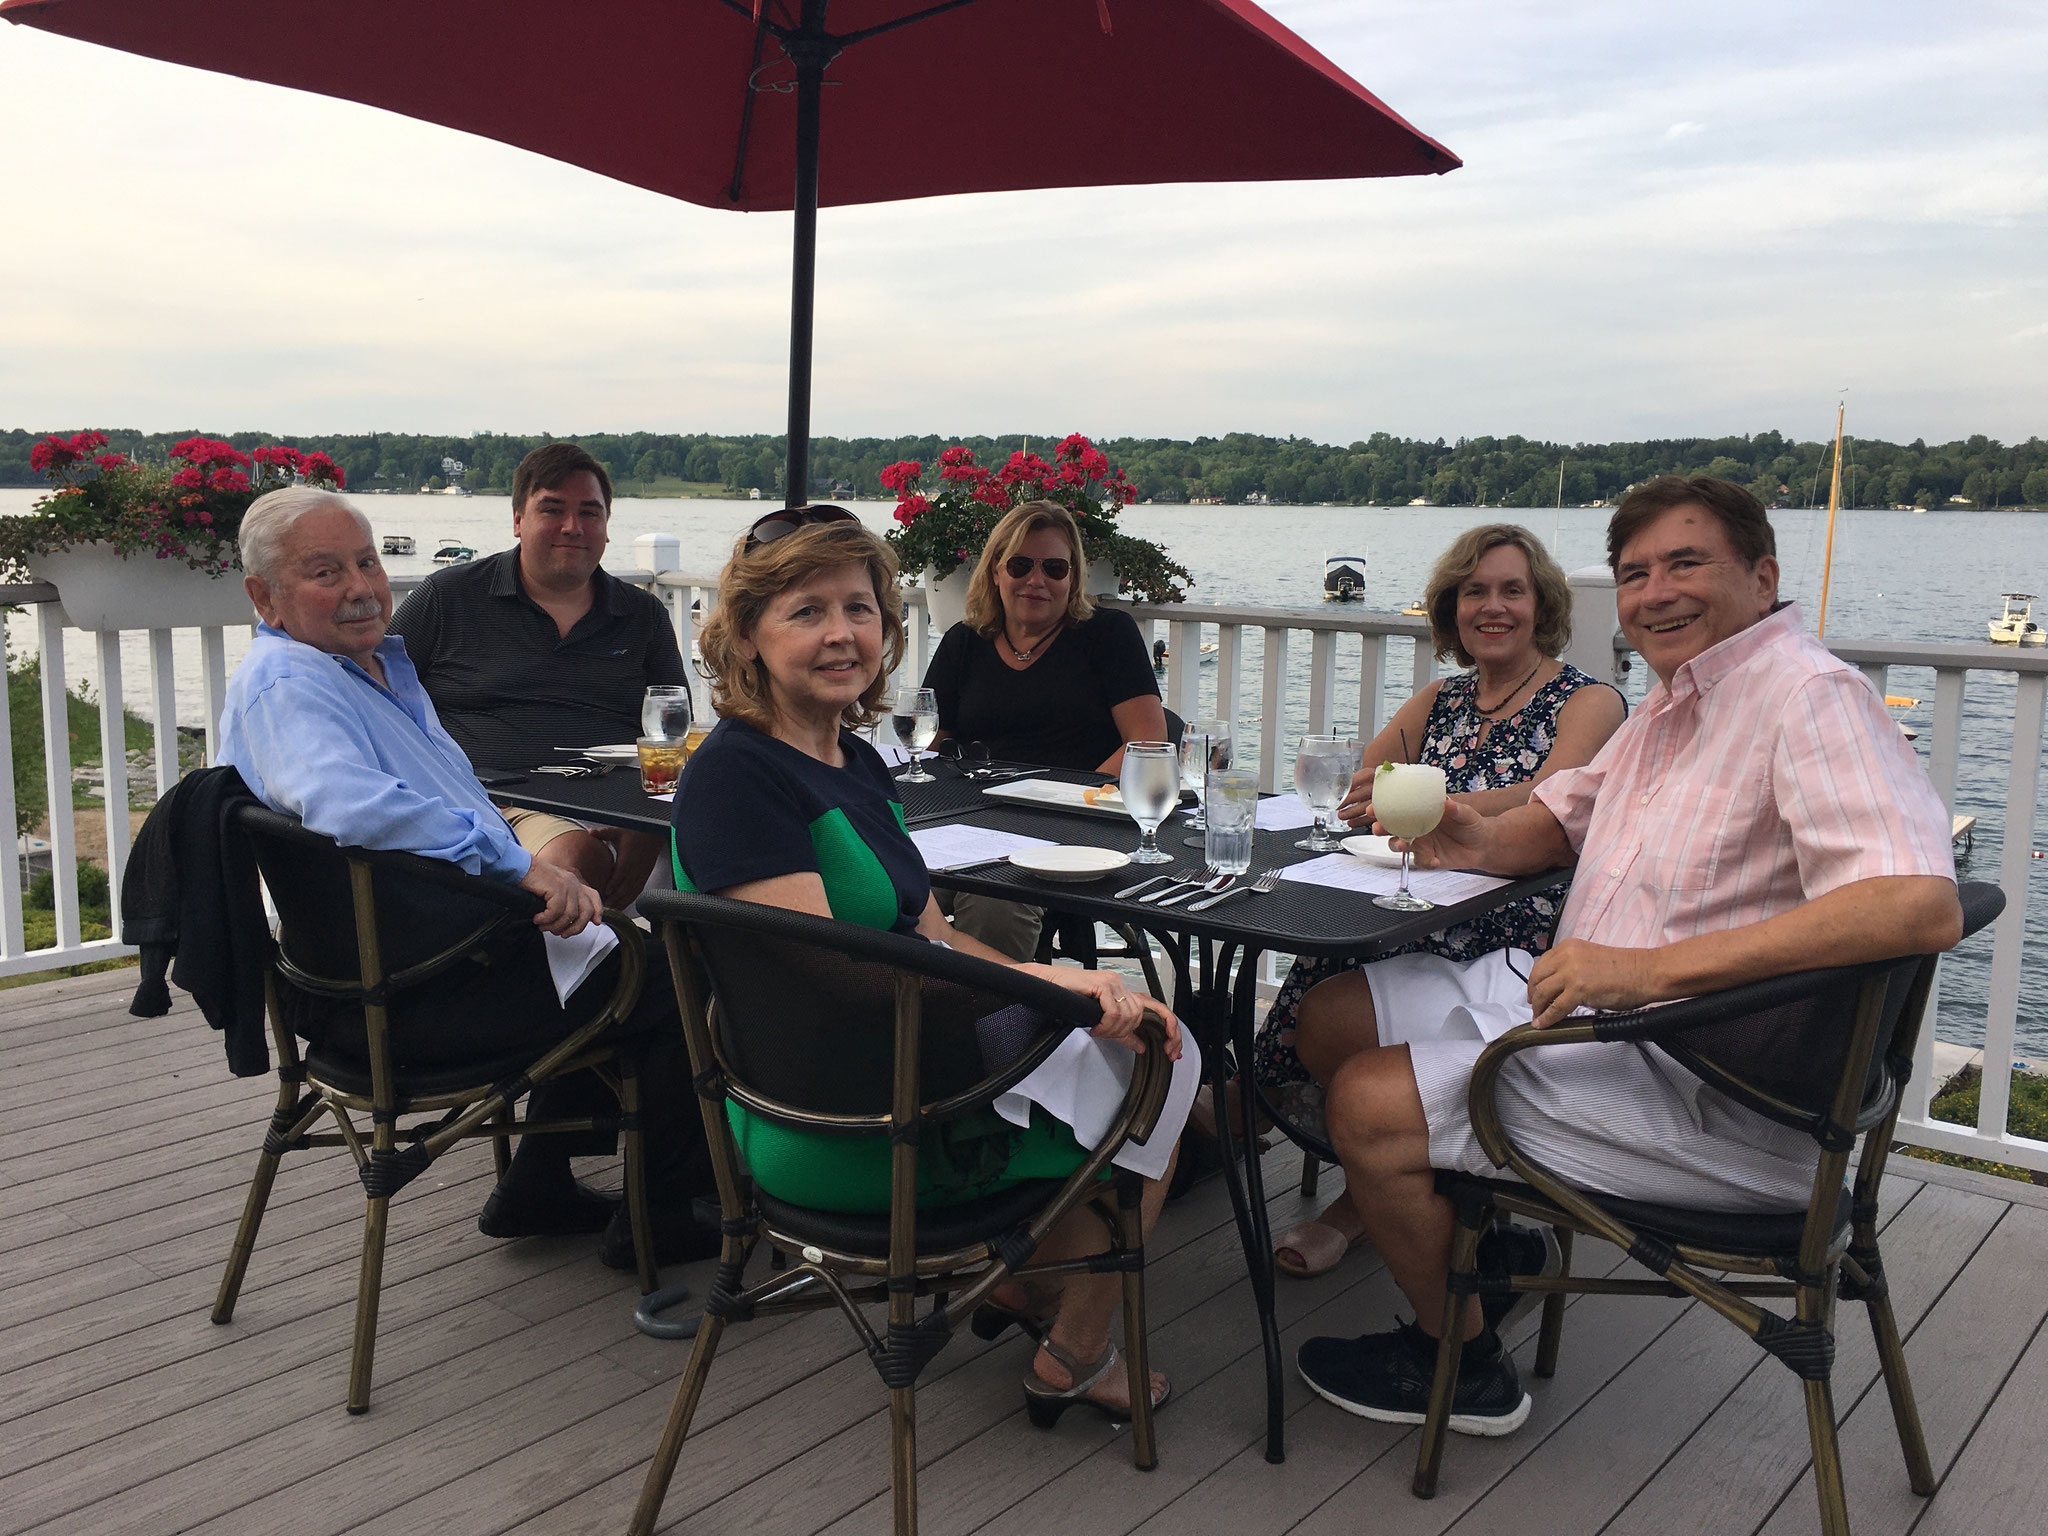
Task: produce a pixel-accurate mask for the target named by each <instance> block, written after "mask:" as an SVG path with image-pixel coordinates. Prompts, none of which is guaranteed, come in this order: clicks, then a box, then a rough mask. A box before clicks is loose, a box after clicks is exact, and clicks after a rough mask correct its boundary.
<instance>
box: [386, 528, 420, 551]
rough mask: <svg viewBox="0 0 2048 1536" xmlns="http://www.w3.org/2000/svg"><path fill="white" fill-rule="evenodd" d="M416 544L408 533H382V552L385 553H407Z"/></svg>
mask: <svg viewBox="0 0 2048 1536" xmlns="http://www.w3.org/2000/svg"><path fill="white" fill-rule="evenodd" d="M415 548H417V546H416V545H415V544H414V543H413V539H412V535H411V534H409V533H387V534H385V535H384V553H385V554H387V555H409V554H411V553H412V552H413V550H414V549H415Z"/></svg>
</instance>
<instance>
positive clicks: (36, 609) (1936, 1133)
mask: <svg viewBox="0 0 2048 1536" xmlns="http://www.w3.org/2000/svg"><path fill="white" fill-rule="evenodd" d="M637 555H638V558H639V561H640V565H641V569H639V570H636V571H633V572H630V573H629V572H620V573H619V574H621V575H622V576H625V577H626V578H627V579H629V580H632V581H634V582H636V583H637V584H642V585H648V586H650V587H651V588H652V590H653V591H654V592H655V593H656V594H657V595H658V596H659V597H661V598H662V600H663V601H664V602H665V603H666V605H667V607H668V610H669V614H670V617H671V620H672V621H673V623H674V624H675V627H676V632H677V636H678V639H679V641H680V643H681V645H682V648H683V652H684V654H685V655H688V654H690V649H691V645H692V643H693V641H694V639H695V629H696V625H697V624H698V623H700V622H701V621H702V617H703V615H704V614H705V613H708V612H709V611H710V609H711V608H712V606H713V605H714V604H715V603H716V601H717V579H716V577H715V575H712V574H709V573H703V574H692V573H688V572H685V571H683V570H682V569H681V568H680V560H679V548H678V546H677V544H676V541H675V540H674V539H673V538H672V536H669V535H649V536H645V537H643V538H642V539H641V540H639V541H638V550H637ZM1572 580H1573V586H1574V588H1575V590H1576V600H1577V604H1578V607H1577V610H1576V611H1577V622H1576V625H1575V629H1576V631H1577V634H1576V638H1575V640H1574V643H1573V649H1572V650H1571V652H1569V653H1568V659H1570V660H1572V661H1574V662H1575V663H1576V664H1577V665H1579V666H1581V667H1584V668H1585V669H1586V670H1587V671H1589V672H1592V673H1593V674H1594V675H1595V676H1601V677H1607V676H1615V675H1617V673H1616V669H1617V667H1618V666H1619V664H1620V662H1621V660H1622V658H1623V654H1624V653H1623V652H1622V650H1621V649H1620V647H1619V646H1618V643H1617V640H1616V638H1615V628H1614V625H1613V622H1612V614H1613V591H1612V582H1611V581H1609V580H1608V579H1607V575H1606V572H1605V571H1604V570H1601V569H1598V568H1595V569H1592V570H1588V571H1582V572H1575V573H1574V574H1573V578H1572ZM417 581H418V578H413V579H394V581H393V583H392V585H393V587H394V589H396V590H397V591H399V592H403V591H406V590H409V589H410V588H411V587H412V586H414V585H416V584H417ZM56 596H57V594H56V592H55V590H54V589H53V588H50V587H46V586H45V587H0V604H14V605H20V606H24V607H26V608H27V609H28V610H29V612H30V613H31V615H32V617H33V625H34V632H35V639H36V643H37V646H38V649H39V651H40V654H41V656H42V659H43V666H42V684H41V687H42V695H41V704H42V714H43V733H42V734H43V750H44V758H45V764H46V770H47V782H48V787H49V792H48V806H47V811H48V816H49V852H50V860H51V869H52V876H53V884H54V887H55V917H56V942H55V944H54V945H53V946H50V947H45V948H41V949H37V950H33V951H31V950H28V949H27V948H26V946H25V943H24V934H23V924H22V894H23V891H22V881H21V872H20V865H19V862H18V860H16V859H14V858H5V859H0V976H7V975H17V974H23V973H27V972H33V971H41V970H47V969H51V968H54V967H57V966H63V965H74V964H78V963H80V962H82V961H88V960H96V959H103V958H107V957H110V956H118V955H125V954H129V953H132V951H131V950H129V949H128V948H126V947H125V946H123V945H122V944H121V943H120V942H119V939H118V938H106V939H92V940H89V939H85V938H83V937H82V934H81V928H80V920H79V911H78V890H77V879H76V872H75V860H76V836H75V828H74V822H73V816H72V808H71V769H72V762H71V751H70V743H69V741H68V739H67V736H66V731H65V724H64V722H65V706H64V699H63V693H64V689H65V686H66V682H65V679H66V671H65V665H64V660H65V655H64V653H65V646H66V634H67V632H66V629H65V625H64V622H63V616H62V609H61V608H60V607H59V606H58V604H57V602H56ZM905 596H906V600H907V602H908V604H909V616H910V620H911V622H910V624H909V629H910V645H909V650H908V653H907V655H906V657H905V660H904V663H903V667H902V669H901V675H903V676H905V677H918V676H922V674H923V671H924V664H925V661H926V658H927V657H928V656H929V654H930V646H931V643H932V642H933V640H934V639H935V638H936V637H935V636H933V635H931V634H930V632H929V629H930V626H929V625H928V623H927V622H926V620H925V607H924V599H925V594H924V592H923V591H922V590H921V589H918V588H911V589H909V590H908V591H907V592H906V594H905ZM693 605H695V610H694V611H693ZM1127 606H1128V611H1129V612H1130V613H1131V614H1132V615H1133V617H1135V618H1136V619H1137V620H1138V621H1139V623H1140V625H1141V626H1144V627H1146V628H1148V629H1150V630H1151V631H1152V633H1153V635H1155V636H1156V637H1158V638H1161V639H1164V640H1165V642H1166V644H1167V651H1168V661H1167V669H1166V682H1165V695H1166V702H1167V705H1168V707H1170V708H1172V709H1173V710H1175V711H1176V712H1177V713H1179V714H1181V715H1182V716H1183V717H1186V718H1194V717H1196V716H1201V715H1215V716H1218V717H1220V718H1222V719H1225V720H1228V721H1230V722H1231V723H1232V724H1233V727H1234V728H1235V730H1236V731H1237V733H1238V741H1239V744H1240V753H1239V756H1240V761H1247V762H1248V761H1254V760H1255V761H1256V762H1257V765H1258V771H1259V781H1260V785H1261V787H1262V788H1265V789H1268V790H1272V789H1276V788H1279V787H1282V786H1284V785H1285V784H1286V783H1288V782H1289V781H1290V779H1291V771H1292V763H1291V760H1290V757H1289V754H1288V752H1287V750H1286V749H1287V745H1288V744H1289V743H1290V742H1292V741H1293V740H1295V739H1296V738H1297V737H1298V736H1299V735H1300V734H1302V733H1303V732H1311V731H1313V732H1326V731H1330V730H1332V729H1334V728H1339V727H1342V728H1345V729H1354V730H1356V731H1357V732H1358V733H1359V734H1360V735H1361V736H1364V737H1370V736H1372V735H1373V734H1375V733H1376V732H1377V731H1378V730H1379V728H1380V727H1381V726H1382V725H1383V724H1384V723H1385V721H1386V720H1387V718H1388V717H1389V715H1390V714H1391V712H1392V710H1393V709H1394V708H1396V707H1398V705H1399V703H1400V701H1401V700H1402V699H1404V698H1406V697H1407V696H1408V694H1409V693H1411V692H1412V691H1413V690H1414V689H1415V688H1417V687H1419V686H1421V685H1422V684H1423V683H1424V682H1426V681H1428V680H1429V678H1430V677H1432V676H1434V675H1435V671H1436V665H1435V662H1434V660H1433V658H1432V657H1431V655H1430V653H1429V649H1428V647H1427V644H1426V643H1418V642H1419V641H1426V637H1427V634H1428V625H1427V623H1426V622H1425V621H1424V620H1422V619H1419V618H1411V617H1407V616H1404V615H1400V614H1386V613H1362V612H1358V611H1356V610H1351V609H1346V608H1338V607H1334V606H1333V607H1330V608H1315V609H1279V608H1222V607H1208V606H1203V605H1199V604H1132V605H1127ZM1603 615H1604V617H1605V622H1602V618H1601V617H1600V616H1603ZM190 633H191V632H187V634H188V635H189V634H190ZM226 633H227V631H226V630H224V629H222V628H219V627H215V628H209V629H203V630H200V631H198V632H197V640H198V657H197V669H196V670H197V674H198V680H199V684H200V694H201V699H202V707H203V710H204V726H205V730H206V750H207V760H208V761H212V759H213V753H214V747H215V742H214V739H213V738H214V731H215V727H216V722H217V720H218V715H219V709H220V701H221V698H222V695H223V692H224V688H225V682H226V643H225V635H226ZM1303 636H1305V637H1306V645H1305V647H1304V646H1303V644H1302V640H1301V638H1300V637H1303ZM73 638H74V639H76V640H78V641H81V642H83V641H85V639H86V637H85V636H83V635H81V634H77V633H76V632H74V633H73ZM119 640H120V636H119V635H118V634H113V633H96V634H93V635H92V636H91V637H90V641H89V643H90V644H92V645H93V646H94V647H95V650H96V655H97V663H98V667H97V678H96V684H97V691H98V694H99V709H100V731H101V741H102V746H103V750H102V760H103V763H104V767H105V772H106V803H107V806H108V808H109V813H110V814H109V818H108V828H109V838H108V842H109V848H108V861H107V863H108V883H109V886H110V891H111V897H112V905H113V908H114V910H115V912H116V913H117V914H118V912H119V910H120V883H121V874H122V870H123V866H124V864H125V861H126V856H127V851H128V850H127V847H126V839H125V838H124V837H123V836H122V835H120V832H119V831H118V830H117V829H118V828H122V827H124V826H125V822H124V819H123V818H122V816H121V814H120V812H121V809H122V808H123V807H124V806H125V805H126V804H127V800H128V792H129V791H128V782H127V767H126V759H125V755H124V753H123V752H122V751H121V750H120V745H119V744H120V743H121V742H122V741H123V706H124V704H125V703H126V702H127V699H128V697H129V695H128V690H127V687H126V681H125V679H124V676H123V669H122V657H121V647H120V644H119ZM147 644H148V652H147V653H148V671H149V677H148V688H147V698H146V707H143V708H140V709H138V713H141V714H144V715H146V716H147V717H149V718H150V719H152V720H156V721H167V720H175V719H176V713H177V712H176V705H175V697H176V695H175V687H174V667H175V666H176V665H177V664H178V662H177V656H176V653H175V652H174V649H173V641H172V634H171V632H169V631H164V630H158V631H152V632H150V633H149V636H148V642H147ZM1205 646H1206V647H1208V649H1207V650H1206V651H1205V650H1204V647H1205ZM1834 649H1835V651H1836V654H1838V655H1840V656H1841V657H1843V658H1844V659H1845V660H1847V661H1850V662H1852V663H1854V664H1855V665H1857V666H1859V667H1861V668H1862V669H1863V670H1864V672H1865V673H1866V674H1868V675H1869V676H1870V678H1871V680H1872V681H1873V682H1874V683H1876V684H1877V685H1878V687H1879V689H1880V690H1881V691H1882V690H1885V689H1886V688H1887V685H1888V683H1889V681H1890V673H1891V669H1893V668H1924V669H1928V670H1929V671H1931V672H1932V674H1933V678H1934V710H1933V727H1932V732H1931V741H1930V742H1929V746H1930V749H1931V750H1930V753H1929V759H1928V772H1929V774H1930V776H1931V778H1932V779H1933V782H1934V786H1935V788H1936V790H1937V791H1938V792H1939V793H1940V795H1941V797H1942V799H1943V801H1944V803H1946V804H1948V805H1949V806H1950V808H1951V810H1953V808H1954V801H1955V794H1956V779H1957V769H1958V764H1959V761H1960V757H1961V750H1962V725H1963V719H1964V715H1965V697H1966V693H1967V692H1968V690H1969V689H1970V688H1971V687H1972V685H1973V681H1974V684H1975V686H1976V689H1977V695H1976V696H1977V701H1978V704H1979V706H1980V707H1984V706H1986V705H1987V704H1988V705H1989V706H1990V707H1992V708H1994V709H1997V708H2000V707H2002V705H2001V701H2000V700H1999V699H1996V698H1994V695H2002V694H2003V692H2004V691H2005V690H2006V689H2008V688H2009V689H2010V690H2011V691H2012V695H2013V725H2014V730H2013V734H2012V746H2011V753H2010V760H2009V762H2008V764H2007V774H2006V790H2005V796H2004V807H2003V821H2004V840H2003V851H2002V853H2001V855H2000V864H1999V874H1998V880H1999V883H2000V885H2002V886H2003V888H2004V889H2005V891H2006V893H2007V897H2008V906H2007V908H2006V911H2005V914H2004V916H2003V917H2001V918H2000V919H1999V921H1998V924H1997V925H1996V928H1995V930H1994V937H1993V940H1992V957H1991V964H1990V982H1989V987H1988V995H1987V999H1986V1005H1985V1012H1984V1019H1983V1032H1984V1052H1983V1059H1984V1068H1985V1070H1984V1081H1983V1089H1982V1100H1981V1111H1980V1115H1979V1123H1978V1125H1977V1126H1975V1127H1966V1126H1961V1125H1955V1124H1951V1123H1949V1122H1946V1121H1930V1120H1929V1119H1928V1118H1927V1100H1928V1092H1929V1086H1930V1083H1931V1081H1932V1078H1933V1055H1932V1053H1933V1031H1932V1029H1931V1028H1930V1029H1928V1030H1927V1031H1925V1032H1923V1035H1922V1040H1921V1061H1920V1070H1919V1071H1918V1072H1916V1074H1915V1076H1914V1080H1913V1086H1912V1089H1911V1092H1910V1094H1909V1099H1908V1102H1907V1104H1906V1106H1905V1109H1904V1112H1903V1114H1902V1117H1901V1122H1900V1134H1901V1136H1902V1138H1903V1139H1905V1140H1907V1141H1910V1142H1913V1143H1916V1144H1919V1145H1923V1146H1928V1147H1933V1148H1937V1149H1940V1150H1942V1151H1948V1152H1957V1153H1962V1154H1964V1155H1967V1156H1972V1157H1981V1158H1987V1159H1991V1160H1994V1161H1999V1162H2004V1163H2009V1164H2014V1165H2017V1166H2020V1167H2025V1168H2029V1169H2033V1170H2038V1171H2043V1172H2048V1142H2041V1141H2034V1140H2029V1139H2026V1138H2023V1137H2015V1136H2011V1135H2008V1134H2006V1133H2005V1131H2004V1129H2003V1127H2004V1125H2005V1120H2006V1112H2007V1107H2008V1102H2009V1078H2010V1071H2011V1067H2012V1064H2013V1061H2014V1025H2015V1021H2016V1019H2017V1016H2018V1007H2019V996H2020V978H2021V971H2022V966H2023V963H2024V959H2025V956H2024V944H2025V926H2026V911H2027V899H2028V884H2029V881H2028V873H2029V857H2030V854H2031V851H2032V845H2033V837H2034V822H2035V807H2036V799H2037V784H2038V778H2039V771H2040V761H2041V730H2042V723H2043V715H2044V705H2048V654H2043V653H2041V652H2037V651H2036V652H2026V653H2020V652H2016V651H1995V652H1994V651H1991V650H1989V649H1986V648H1983V647H1977V646H1945V645H1912V644H1894V643H1888V642H1887V643H1875V642H1865V641H1840V642H1837V643H1836V644H1835V646H1834ZM1304 660H1305V665H1304ZM1972 674H1974V675H1975V676H1974V680H1973V676H1972ZM1907 686H1914V685H1913V684H1908V685H1907ZM697 687H698V691H699V697H698V704H699V706H700V708H701V707H702V706H703V705H704V703H705V700H704V698H703V696H702V689H703V685H702V683H701V682H700V683H699V684H698V685H697ZM1254 690H1256V692H1255V695H1254ZM1268 722H1272V723H1273V725H1274V727H1275V728H1271V729H1269V728H1268ZM8 726H9V722H8V719H7V703H6V700H5V698H4V696H0V741H11V733H10V732H9V730H8ZM109 748H111V749H109ZM10 752H11V749H10ZM154 768H155V774H156V781H157V788H158V791H159V792H161V791H162V790H164V789H166V788H168V787H169V786H170V784H172V783H173V782H175V780H176V778H177V776H178V762H177V743H176V733H175V731H170V730H160V731H158V732H157V733H156V751H155V764H154ZM14 811H15V805H14V780H13V772H12V764H11V762H10V763H9V765H8V771H7V772H6V773H0V824H5V825H8V826H11V825H12V824H13V817H14Z"/></svg>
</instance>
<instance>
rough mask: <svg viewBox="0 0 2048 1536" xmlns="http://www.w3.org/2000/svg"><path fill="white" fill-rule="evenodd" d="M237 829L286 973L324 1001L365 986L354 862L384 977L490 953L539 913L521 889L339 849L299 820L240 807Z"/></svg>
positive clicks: (399, 856) (435, 864)
mask: <svg viewBox="0 0 2048 1536" xmlns="http://www.w3.org/2000/svg"><path fill="white" fill-rule="evenodd" d="M236 826H237V828H238V829H239V830H240V831H242V832H243V833H244V834H245V835H247V836H248V837H249V839H250V841H251V843H252V844H253V846H254V847H255V850H256V864H257V867H258V868H259V869H260V870H261V871H262V873H263V883H264V886H265V888H266V889H267V890H268V891H269V892H270V899H271V902H272V904H273V905H275V906H276V908H277V914H278V918H279V932H278V940H279V949H280V951H281V954H282V958H283V960H284V961H285V962H287V964H288V969H289V970H290V971H294V972H297V973H298V974H299V976H300V977H302V978H305V979H307V980H312V981H318V982H323V983H327V984H328V985H327V986H324V987H322V988H321V989H320V990H322V991H326V992H329V993H330V995H336V996H345V995H347V994H348V993H350V992H352V991H359V990H360V988H361V986H362V982H363V955H362V946H361V944H360V943H359V936H358V934H357V930H356V905H355V896H354V887H353V884H352V877H351V875H350V863H351V861H352V860H353V861H355V862H357V863H359V864H363V865H366V866H367V868H368V870H369V875H370V881H371V886H372V891H373V895H374V899H375V907H376V914H377V946H378V952H379V957H380V960H381V969H382V972H383V975H384V976H385V977H386V978H389V977H394V976H400V975H403V974H404V973H406V972H408V971H410V970H413V969H414V968H416V967H422V966H425V967H427V968H428V969H429V970H430V971H432V970H438V969H441V968H444V967H445V966H447V965H450V964H453V963H454V962H455V961H456V960H459V959H460V958H461V956H462V955H463V954H464V953H466V952H468V951H469V950H470V949H471V948H477V949H488V947H489V946H490V944H491V942H492V940H493V939H494V938H495V936H497V935H498V934H500V933H505V934H508V935H517V934H521V933H522V932H523V925H524V926H530V924H531V920H532V914H533V913H534V912H537V911H538V910H540V906H541V902H540V899H539V898H538V897H536V896H534V895H532V894H531V893H530V892H527V891H523V890H520V889H518V888H517V887H514V886H506V887H504V888H503V889H502V890H499V889H496V888H494V886H495V883H494V882H485V881H481V880H478V879H477V878H476V877H474V876H471V875H466V874H464V873H463V872H462V871H461V870H459V869H457V868H456V867H455V866H454V865H451V864H447V863H445V862H444V861H441V860H437V859H427V858H421V857H419V856H417V855H414V854H408V853H395V852H387V851H379V850H370V849H360V848H349V849H344V848H342V847H341V846H340V845H339V844H337V843H336V842H335V841H334V839H332V838H330V837H323V836H321V835H320V834H319V833H317V832H310V831H308V830H307V829H306V828H305V827H304V826H303V825H301V824H300V823H299V821H298V820H297V819H296V818H294V817H291V816H286V815H283V814H281V813H279V812H276V811H272V810H268V809H266V808H263V807H261V806H249V807H245V808H243V809H242V810H241V811H240V812H239V813H237V816H236ZM436 962H439V964H436Z"/></svg>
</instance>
